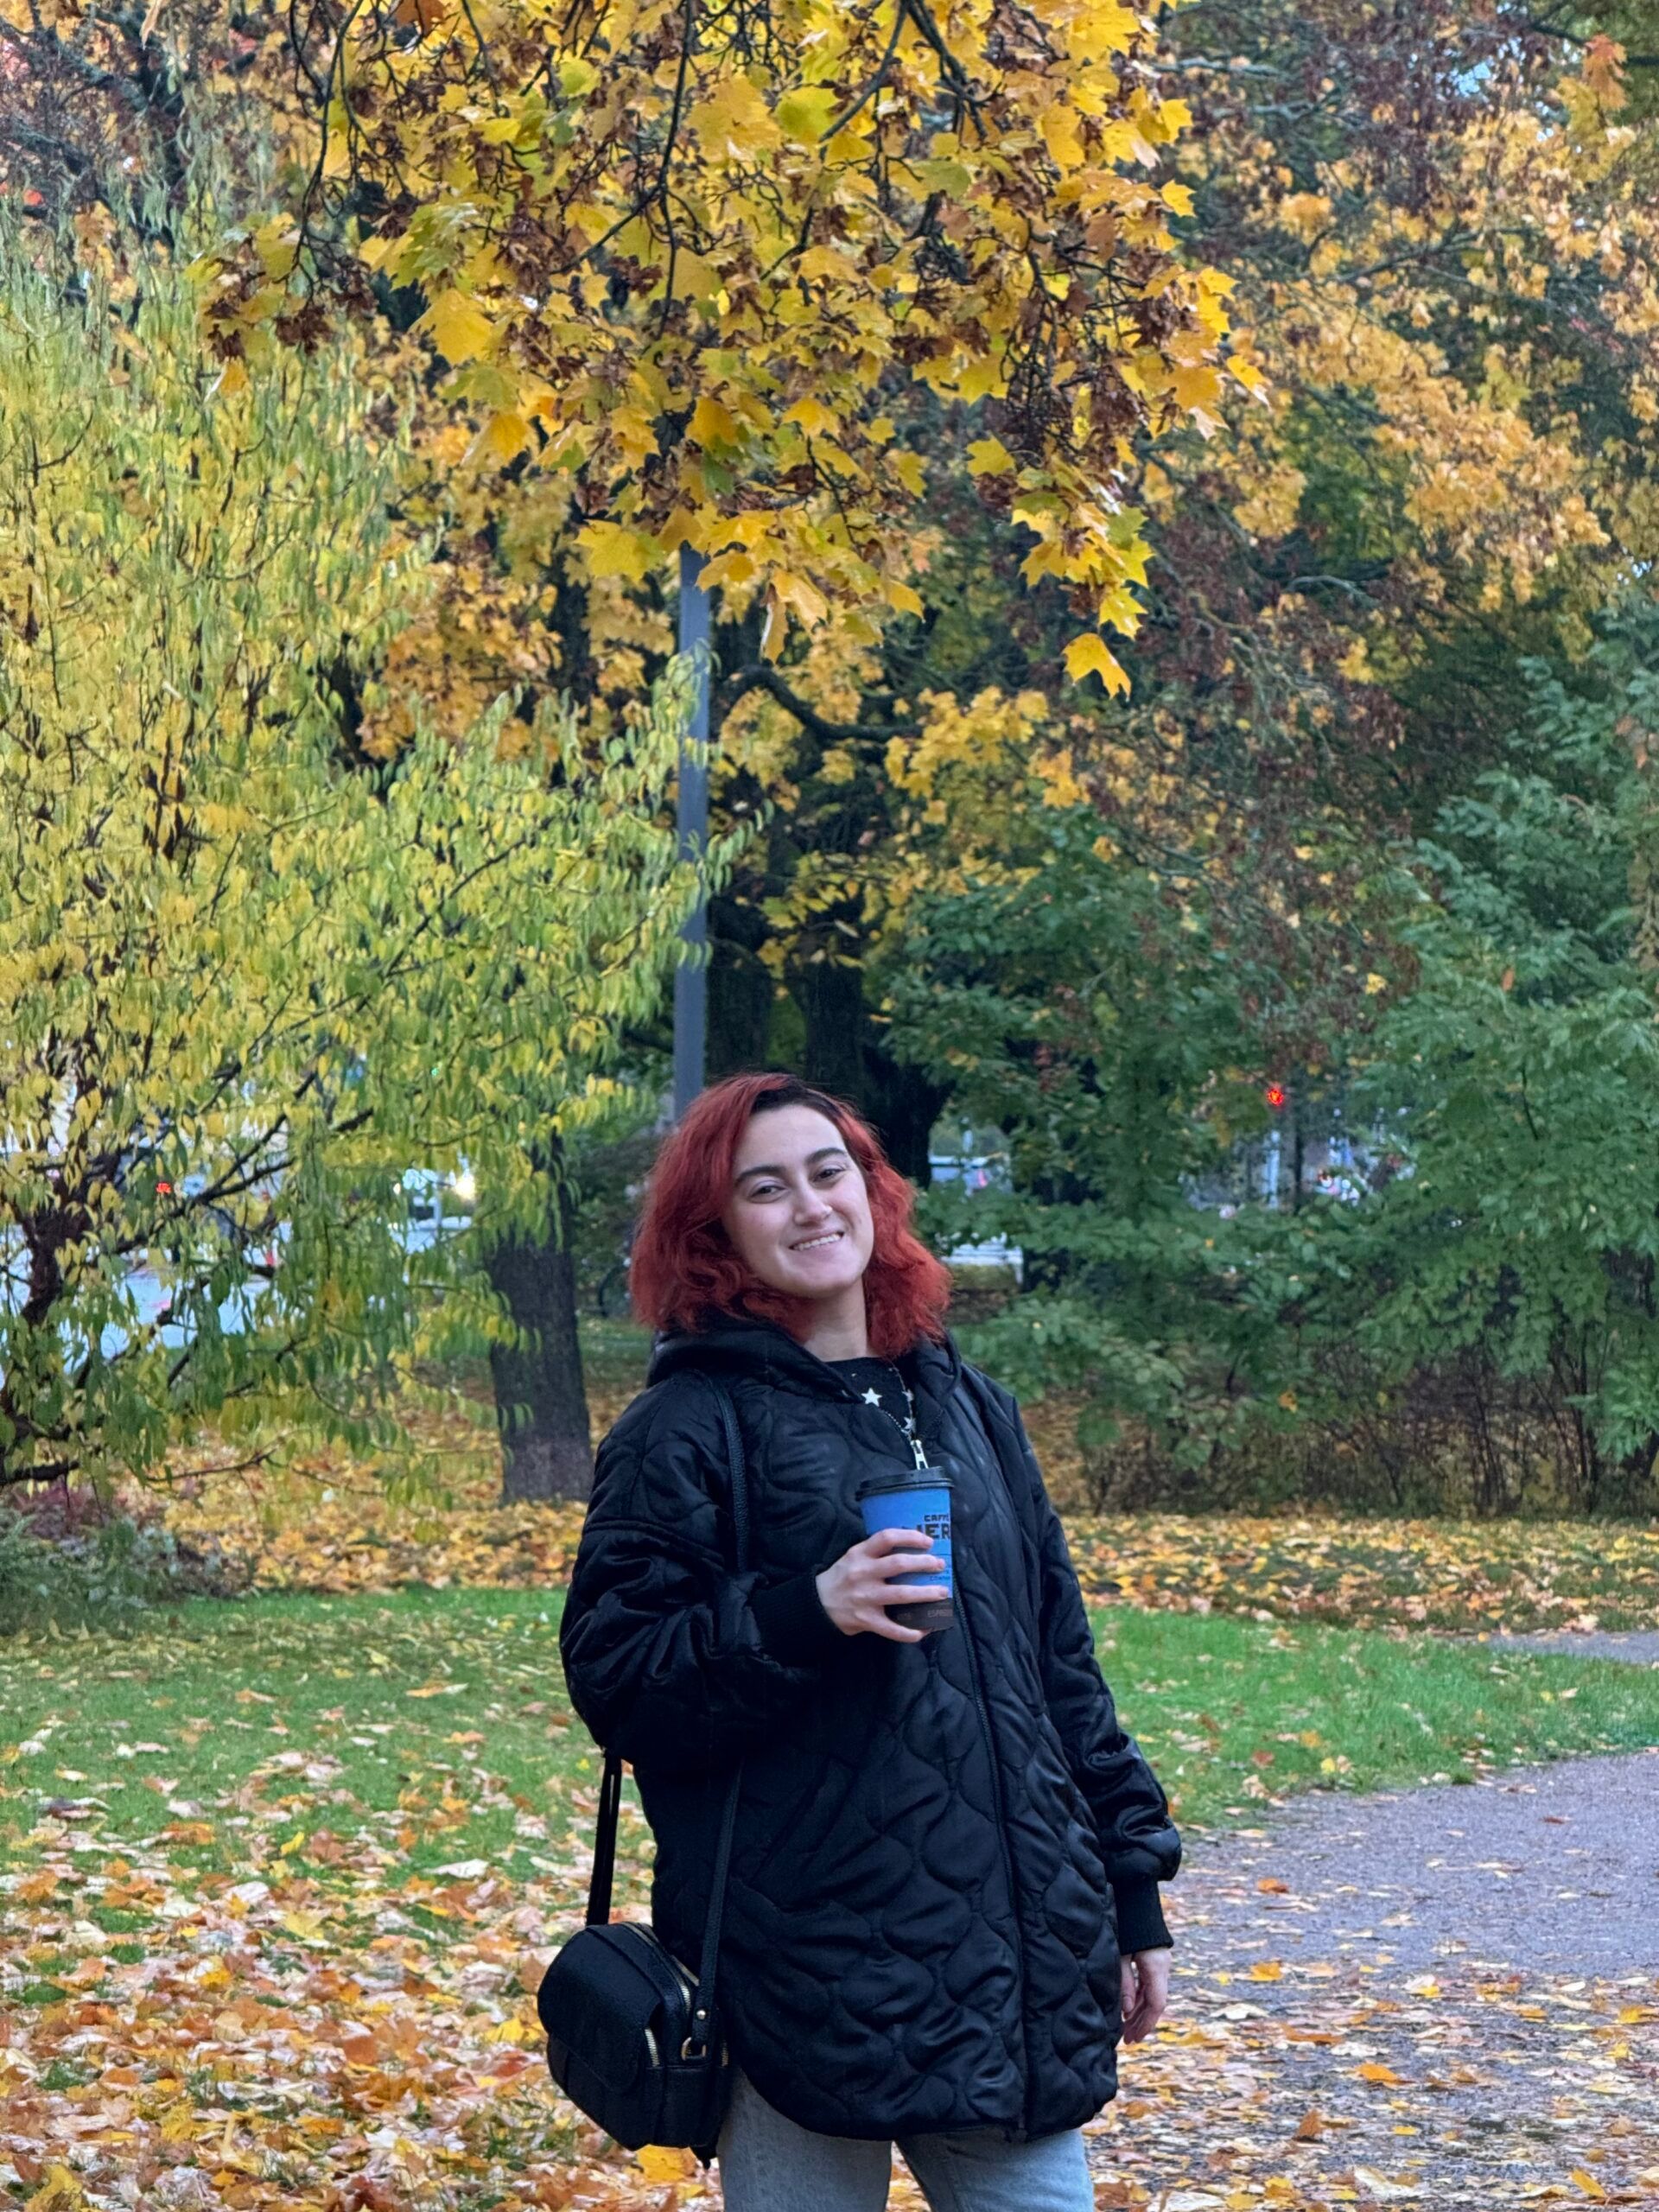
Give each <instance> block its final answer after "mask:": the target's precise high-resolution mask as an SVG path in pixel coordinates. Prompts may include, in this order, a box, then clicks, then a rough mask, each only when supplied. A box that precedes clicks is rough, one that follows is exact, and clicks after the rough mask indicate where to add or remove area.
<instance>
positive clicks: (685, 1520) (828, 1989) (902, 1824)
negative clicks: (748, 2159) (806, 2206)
mask: <svg viewBox="0 0 1659 2212" xmlns="http://www.w3.org/2000/svg"><path fill="white" fill-rule="evenodd" d="M906 1365H907V1368H908V1371H909V1374H910V1378H911V1381H912V1387H913V1389H914V1390H915V1395H916V1400H917V1410H918V1421H919V1426H920V1429H921V1433H922V1437H923V1440H924V1442H925V1444H926V1446H928V1447H929V1452H930V1456H931V1457H934V1458H937V1457H938V1456H939V1455H941V1454H947V1455H949V1456H950V1458H951V1459H953V1460H954V1461H955V1462H956V1463H957V1474H956V1479H957V1488H956V1491H955V1495H954V1497H953V1500H952V1516H953V1518H952V1548H953V1552H954V1554H955V1568H956V1581H957V1625H956V1626H955V1627H954V1628H951V1629H947V1630H944V1631H943V1632H942V1633H939V1634H937V1635H934V1636H930V1637H927V1638H926V1639H925V1642H923V1643H918V1644H898V1643H891V1642H889V1641H887V1639H886V1638H884V1637H874V1636H857V1637H846V1636H842V1634H841V1632H840V1631H839V1630H837V1629H836V1627H835V1625H834V1624H833V1623H832V1622H831V1621H829V1618H827V1616H826V1615H825V1614H824V1612H823V1608H822V1606H821V1605H819V1603H818V1599H817V1589H816V1587H815V1580H816V1577H817V1574H818V1573H820V1572H821V1571H822V1570H823V1568H824V1567H827V1566H829V1564H830V1563H831V1561H833V1560H836V1559H838V1558H839V1557H840V1556H841V1554H842V1552H844V1551H845V1550H846V1549H847V1548H848V1546H849V1544H854V1543H856V1542H857V1541H859V1539H860V1538H861V1535H862V1534H863V1527H862V1523H861V1520H860V1516H859V1512H858V1508H857V1506H856V1504H855V1491H856V1490H857V1488H858V1484H859V1483H860V1481H861V1479H863V1478H865V1477H867V1476H868V1475H869V1474H870V1473H871V1472H873V1471H882V1470H883V1468H884V1466H885V1465H887V1464H888V1463H893V1464H894V1465H897V1466H901V1467H902V1466H906V1465H909V1464H910V1461H909V1458H908V1454H907V1452H906V1449H905V1446H904V1442H903V1440H902V1438H901V1437H900V1436H899V1433H898V1431H897V1429H896V1428H895V1427H894V1426H893V1423H892V1422H891V1421H889V1420H888V1418H887V1415H886V1414H883V1413H882V1412H880V1410H879V1408H874V1407H870V1406H867V1405H864V1404H862V1403H861V1402H860V1401H859V1399H858V1398H857V1396H856V1395H855V1394H854V1393H853V1392H852V1391H851V1390H850V1389H849V1388H848V1387H847V1386H846V1384H845V1383H843V1382H842V1379H841V1377H840V1376H838V1375H836V1373H835V1371H834V1370H833V1369H831V1368H829V1366H827V1365H826V1364H825V1363H823V1361H821V1360H819V1359H817V1358H815V1357H813V1355H812V1354H811V1353H810V1352H808V1351H804V1349H803V1348H802V1347H801V1346H800V1345H798V1344H796V1343H795V1342H794V1341H793V1339H792V1338H790V1337H788V1336H786V1335H785V1333H784V1332H782V1331H781V1330H779V1329H774V1328H772V1327H769V1326H767V1325H764V1324H760V1323H741V1322H732V1323H729V1324H726V1325H721V1326H720V1327H719V1328H717V1329H715V1330H713V1331H710V1332H709V1333H707V1334H705V1335H701V1336H696V1337H682V1338H675V1339H672V1340H671V1341H669V1342H666V1343H664V1344H662V1345H660V1346H659V1347H658V1352H657V1355H656V1357H655V1360H654V1361H653V1363H652V1383H651V1387H650V1388H649V1389H647V1390H645V1393H644V1394H643V1395H641V1396H640V1397H639V1398H637V1399H636V1400H635V1401H634V1402H633V1404H632V1406H630V1407H629V1408H628V1410H627V1411H626V1413H625V1414H623V1416H622V1418H621V1420H620V1421H618V1423H617V1425H616V1427H614V1428H613V1430H612V1431H611V1433H610V1434H609V1436H608V1437H607V1439H606V1440H605V1442H604V1444H603V1445H602V1446H601V1448H600V1453H599V1465H598V1471H597V1475H596V1478H595V1481H594V1497H593V1503H592V1505H591V1507H590V1508H589V1510H588V1519H587V1523H586V1526H585V1528H584V1529H583V1532H582V1545H581V1549H580V1551H579V1553H578V1555H577V1559H576V1565H575V1574H574V1577H573V1580H572V1583H571V1588H570V1595H569V1603H568V1605H567V1606H566V1610H565V1614H564V1625H563V1635H562V1642H563V1656H564V1664H565V1671H566V1675H567V1677H568V1679H569V1686H570V1694H571V1697H572V1699H573V1700H575V1706H576V1709H577V1711H578V1712H579V1713H581V1714H582V1718H583V1719H584V1720H585V1721H587V1723H588V1726H589V1727H590V1728H591V1729H592V1730H593V1732H594V1735H595V1737H596V1738H598V1739H599V1741H600V1742H601V1744H603V1745H607V1746H613V1747H614V1748H615V1749H616V1750H618V1751H620V1753H621V1754H622V1756H623V1757H624V1758H627V1759H629V1760H631V1761H632V1764H633V1767H634V1771H635V1774H636V1776H637V1777H638V1780H639V1789H640V1792H641V1795H642V1797H643V1800H644V1803H645V1813H646V1816H647V1818H648V1819H649V1821H650V1822H651V1826H652V1830H653V1832H654V1834H655V1835H656V1837H657V1843H658V1851H657V1865H656V1878H655V1889H654V1895H653V1912H654V1918H655V1923H656V1926H657V1929H658V1934H659V1935H660V1936H662V1938H663V1940H664V1942H666V1943H667V1944H668V1946H669V1948H671V1950H673V1951H674V1952H675V1953H676V1954H677V1955H678V1956H679V1957H681V1958H683V1959H685V1960H688V1961H693V1962H695V1961H696V1957H697V1954H698V1947H699V1943H700V1940H701V1936H702V1925H703V1919H704V1916H705V1913H706V1910H707V1906H708V1889H709V1869H710V1866H711V1862H712V1860H713V1857H714V1842H715V1830H716V1827H717V1823H718V1814H719V1809H720V1807H721V1802H722V1799H723V1796H724V1791H725V1787H726V1783H727V1780H728V1777H729V1774H730V1771H731V1767H732V1764H733V1762H734V1761H735V1760H736V1759H738V1758H741V1759H742V1760H743V1761H744V1762H745V1766H744V1779H743V1788H742V1797H741V1810H740V1815H739V1821H738V1828H737V1836H736V1843H735V1847H734V1853H733V1861H732V1878H731V1887H730V1891H729V1895H728V1904H727V1914H726V1923H725V1936H724V1939H723V1941H722V1943H721V2012H722V2013H723V2015H724V2017H725V2020H726V2024H727V2030H728V2036H729V2038H730V2041H731V2045H732V2049H733V2051H734V2056H736V2058H737V2059H738V2061H739V2062H740V2063H741V2065H742V2066H743V2068H744V2069H745V2070H746V2071H747V2074H748V2075H749V2076H750V2078H751V2079H752V2080H753V2082H754V2084H755V2086H756V2087H757V2088H759V2089H760V2093H761V2094H762V2095H763V2096H764V2097H766V2099H767V2100H768V2101H770V2102H771V2103H772V2105H774V2106H775V2107H777V2109H778V2110H779V2111H780V2112H782V2113H785V2114H786V2115H787V2116H788V2117H789V2118H790V2119H791V2120H795V2121H796V2122H798V2124H799V2125H800V2126H804V2127H810V2128H814V2129H817V2131H819V2132H820V2133H825V2134H833V2135H854V2136H867V2137H884V2136H893V2135H899V2134H905V2133H910V2132H912V2131H915V2132H918V2133H919V2132H931V2131H935V2130H954V2129H957V2128H964V2127H994V2128H998V2129H1001V2130H1002V2131H1004V2132H1005V2133H1007V2135H1008V2136H1009V2137H1010V2138H1013V2139H1020V2138H1024V2137H1035V2136H1040V2135H1046V2134H1049V2133H1053V2132H1055V2131H1056V2130H1058V2129H1060V2128H1065V2127H1075V2126H1080V2125H1081V2124H1082V2123H1083V2122H1084V2121H1085V2120H1089V2119H1090V2118H1092V2117H1093V2115H1094V2114H1095V2113H1096V2112H1097V2111H1098V2110H1099V2109H1100V2107H1101V2106H1102V2105H1103V2104H1104V2103H1105V2102H1106V2101H1107V2100H1108V2099H1109V2098H1110V2097H1111V2096H1112V2095H1113V2094H1115V2092H1116V2043H1117V2037H1118V2031H1119V2028H1120V2024H1121V2019H1120V2013H1119V2005H1118V1999H1119V1967H1118V1955H1119V1946H1120V1943H1121V1945H1122V1948H1123V1949H1124V1950H1125V1951H1129V1950H1137V1949H1142V1948H1152V1947H1154V1946H1156V1945H1159V1944H1164V1943H1167V1942H1169V1940H1170V1939H1169V1935H1168V1931H1167V1929H1166V1927H1165V1924H1164V1920H1163V1916H1162V1913H1161V1911H1160V1908H1159V1903H1158V1890H1157V1884H1158V1883H1159V1882H1160V1880H1167V1879H1168V1878H1169V1877H1170V1876H1171V1875H1172V1874H1173V1873H1174V1872H1175V1870H1176V1867H1177V1866H1178V1865H1179V1860H1180V1840H1179V1837H1178V1836H1177V1834H1176V1832H1175V1830H1174V1828H1173V1826H1172V1825H1171V1822H1170V1817H1169V1808H1168V1804H1167V1802H1166V1798H1165V1796H1164V1793H1163V1791H1162V1789H1160V1787H1159V1784H1158V1783H1157V1780H1156V1778H1155V1777H1154V1775H1153V1773H1152V1770H1151V1769H1150V1768H1149V1767H1148V1766H1147V1763H1146V1760H1145V1758H1143V1757H1142V1755H1141V1751H1140V1750H1139V1748H1138V1746H1137V1745H1135V1742H1134V1740H1133V1739H1132V1738H1130V1737H1128V1736H1126V1735H1125V1734H1124V1733H1123V1732H1122V1729H1121V1728H1120V1727H1119V1726H1118V1724H1117V1716H1116V1713H1115V1712H1114V1710H1113V1707H1112V1699H1111V1694H1110V1692H1109V1690H1108V1688H1107V1687H1106V1685H1105V1683H1104V1681H1103V1680H1102V1678H1101V1674H1100V1670H1099V1668H1098V1666H1097V1665H1096V1660H1095V1655H1094V1648H1093V1643H1092V1641H1091V1638H1090V1630H1089V1623H1088V1619H1087V1617H1086V1615H1085V1613H1084V1606H1083V1601H1082V1599H1081V1598H1080V1596H1079V1594H1078V1590H1077V1579H1076V1576H1075V1574H1074V1573H1073V1571H1072V1567H1071V1560H1070V1559H1069V1557H1068V1556H1067V1553H1066V1548H1065V1536H1064V1535H1063V1534H1062V1532H1061V1529H1060V1524H1059V1522H1058V1519H1057V1517H1056V1516H1055V1513H1054V1510H1053V1508H1052V1506H1051V1505H1050V1503H1049V1502H1048V1499H1047V1497H1046V1494H1045V1492H1044V1490H1043V1485H1042V1478H1041V1477H1040V1476H1039V1473H1038V1471H1037V1465H1036V1462H1035V1460H1034V1459H1033V1457H1032V1453H1031V1448H1030V1446H1029V1445H1028V1444H1027V1442H1026V1439H1025V1432H1024V1430H1023V1428H1022V1427H1021V1426H1020V1416H1019V1413H1018V1410H1017V1408H1015V1405H1014V1401H1013V1399H1012V1398H1010V1397H1009V1396H1008V1395H1007V1393H1006V1392H1004V1391H1002V1390H1001V1389H998V1388H997V1387H996V1386H995V1385H994V1384H990V1383H986V1382H985V1381H984V1379H983V1378H973V1377H970V1376H969V1374H968V1373H967V1371H966V1370H964V1369H963V1364H962V1362H961V1359H960V1358H959V1357H958V1356H957V1351H956V1349H955V1347H954V1346H953V1345H945V1346H933V1345H927V1346H924V1347H923V1348H922V1349H921V1350H920V1351H918V1352H917V1353H916V1354H914V1355H913V1356H912V1360H911V1361H910V1362H907V1363H906ZM708 1376H719V1377H721V1380H722V1381H723V1382H724V1383H726V1384H727V1385H728V1388H729V1389H730V1391H731V1393H732V1396H733V1398H734V1402H735V1405H736V1408H737V1413H738V1419H739V1422H740V1425H741V1429H742V1433H743V1439H744V1444H745V1447H746V1452H747V1465H748V1481H749V1491H750V1498H751V1505H752V1518H753V1571H752V1572H749V1573H744V1574H742V1575H739V1574H737V1573H734V1569H733V1567H732V1564H731V1562H732V1559H733V1532H732V1527H731V1522H730V1516H729V1504H728V1474H727V1466H726V1452H725V1446H724V1442H723V1435H722V1431H721V1421H720V1413H719V1408H718V1406H717V1404H716V1402H715V1397H714V1394H713V1393H712V1392H711V1391H710V1389H709V1387H708V1383H707V1380H706V1378H707V1377H708Z"/></svg>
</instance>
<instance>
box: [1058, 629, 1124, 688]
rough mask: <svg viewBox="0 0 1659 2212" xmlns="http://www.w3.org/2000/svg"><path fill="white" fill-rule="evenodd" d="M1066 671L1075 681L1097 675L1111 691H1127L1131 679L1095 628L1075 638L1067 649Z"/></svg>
mask: <svg viewBox="0 0 1659 2212" xmlns="http://www.w3.org/2000/svg"><path fill="white" fill-rule="evenodd" d="M1065 672H1066V674H1067V675H1068V676H1069V677H1071V681H1072V682H1073V683H1082V681H1083V679H1084V677H1085V676H1097V677H1099V678H1100V680H1101V682H1102V683H1103V684H1104V685H1105V686H1106V689H1107V690H1109V691H1127V690H1128V688H1129V679H1128V677H1127V676H1126V675H1125V674H1124V672H1123V668H1122V663H1121V662H1120V661H1119V660H1118V659H1117V658H1116V655H1115V654H1114V653H1113V652H1112V651H1111V649H1110V647H1109V645H1107V643H1106V640H1105V639H1103V637H1101V636H1099V635H1098V633H1097V632H1095V631H1093V630H1085V631H1084V633H1083V635H1082V636H1081V637H1080V638H1073V639H1072V640H1071V644H1070V645H1068V646H1067V647H1066V649H1065Z"/></svg>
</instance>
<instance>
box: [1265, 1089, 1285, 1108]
mask: <svg viewBox="0 0 1659 2212" xmlns="http://www.w3.org/2000/svg"><path fill="white" fill-rule="evenodd" d="M1262 1096H1263V1097H1264V1098H1265V1099H1266V1100H1267V1102H1268V1105H1269V1106H1271V1107H1272V1109H1273V1110H1274V1113H1275V1114H1276V1113H1277V1112H1278V1111H1279V1109H1280V1108H1281V1106H1282V1105H1283V1104H1284V1103H1285V1096H1286V1092H1285V1086H1284V1084H1282V1083H1270V1084H1268V1087H1267V1089H1266V1090H1264V1091H1263V1092H1262Z"/></svg>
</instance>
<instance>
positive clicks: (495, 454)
mask: <svg viewBox="0 0 1659 2212" xmlns="http://www.w3.org/2000/svg"><path fill="white" fill-rule="evenodd" d="M529 443H530V426H529V424H528V423H526V422H525V421H524V416H522V415H520V414H518V413H516V412H515V411H514V410H512V409H511V408H504V409H503V410H501V412H500V413H499V414H497V415H492V416H491V417H490V419H489V421H488V422H487V423H486V424H485V425H484V428H483V429H481V430H480V432H479V434H478V435H477V437H476V438H475V439H474V441H473V458H474V460H475V461H499V462H500V463H501V464H502V466H503V467H505V464H506V463H507V462H508V461H516V460H517V459H518V455H519V454H521V453H522V452H523V451H524V448H525V447H526V446H527V445H528V444H529Z"/></svg>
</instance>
